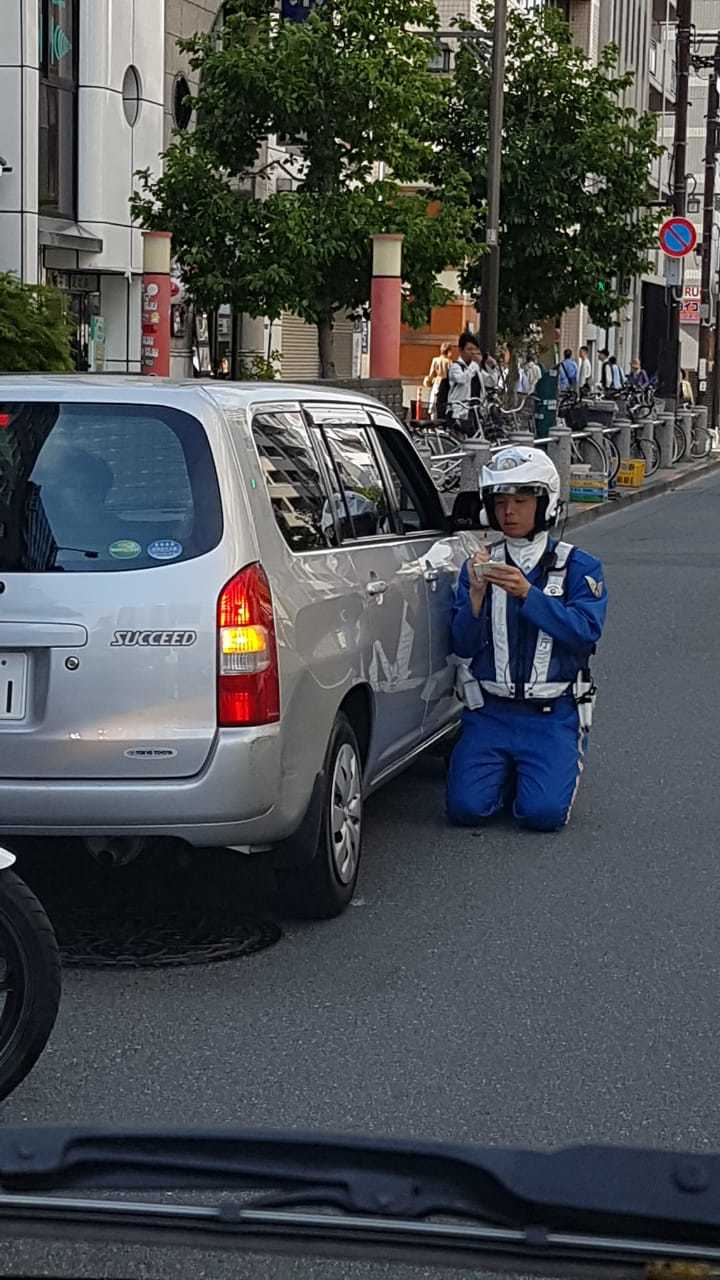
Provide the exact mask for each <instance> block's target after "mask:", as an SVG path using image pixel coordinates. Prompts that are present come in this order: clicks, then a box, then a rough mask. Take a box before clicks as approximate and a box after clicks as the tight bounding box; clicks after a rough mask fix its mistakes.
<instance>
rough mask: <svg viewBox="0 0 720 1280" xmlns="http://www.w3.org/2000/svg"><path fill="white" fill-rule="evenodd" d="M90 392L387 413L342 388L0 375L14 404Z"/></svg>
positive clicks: (104, 396) (1, 387)
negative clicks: (362, 407)
mask: <svg viewBox="0 0 720 1280" xmlns="http://www.w3.org/2000/svg"><path fill="white" fill-rule="evenodd" d="M90 390H91V391H92V392H93V393H94V394H95V395H96V396H97V397H98V399H99V400H105V401H107V400H109V399H111V397H112V393H113V392H117V391H122V392H123V394H124V395H125V396H127V395H128V392H131V393H132V394H131V396H130V399H131V400H133V401H135V402H136V403H139V402H141V401H143V402H145V403H146V404H147V403H151V404H152V403H163V402H166V401H167V400H168V398H169V397H170V398H171V399H172V400H173V401H174V402H175V397H176V396H178V395H180V396H181V397H184V395H193V394H196V395H197V394H200V395H202V396H203V397H205V396H209V397H210V398H211V399H212V400H215V401H217V402H220V401H222V402H224V403H225V404H227V401H228V398H230V397H231V398H232V402H233V404H234V405H236V406H237V407H238V408H244V407H246V406H248V405H251V404H257V403H258V402H261V401H272V402H274V403H277V401H278V400H300V399H302V400H311V401H315V402H316V403H317V402H318V401H322V400H327V401H332V402H334V403H335V404H337V403H338V402H345V403H354V404H371V405H374V406H376V407H377V406H380V407H381V408H386V407H387V406H385V405H383V404H382V403H381V401H379V400H375V399H374V398H373V397H372V396H369V395H366V394H364V393H363V392H362V391H348V390H345V388H341V387H333V386H327V387H325V386H321V385H318V383H316V382H305V383H303V382H281V381H276V382H231V381H226V380H224V379H223V380H216V379H213V378H156V377H143V376H142V375H140V374H91V373H86V374H83V373H65V374H52V373H49V374H25V373H6V374H2V375H0V400H1V399H2V398H3V397H4V396H6V397H8V398H12V399H21V398H23V397H27V398H29V399H32V400H37V399H40V398H44V397H46V396H47V397H53V398H54V399H58V400H72V399H75V398H77V395H78V393H80V394H82V393H83V392H86V391H90Z"/></svg>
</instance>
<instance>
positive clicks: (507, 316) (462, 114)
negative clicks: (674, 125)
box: [446, 8, 659, 337]
mask: <svg viewBox="0 0 720 1280" xmlns="http://www.w3.org/2000/svg"><path fill="white" fill-rule="evenodd" d="M482 14H484V15H485V18H486V20H488V21H489V20H490V15H489V13H488V12H487V10H486V8H485V9H482V8H481V15H482ZM507 35H508V52H507V78H506V94H505V120H504V138H503V170H502V205H501V223H502V226H501V281H500V327H501V330H503V331H504V332H505V334H506V335H507V336H508V337H520V336H522V335H523V334H524V333H526V332H527V331H528V329H529V328H530V326H531V325H532V324H533V323H535V322H537V321H539V320H542V319H544V318H545V317H546V316H552V315H556V314H558V315H559V314H561V313H562V312H563V311H565V310H567V309H569V308H571V307H574V306H576V305H577V304H578V303H580V302H584V303H586V304H587V305H588V306H589V307H590V310H591V315H592V317H593V319H594V320H596V321H598V322H599V323H602V324H611V323H612V322H613V319H614V317H615V315H616V312H617V309H618V307H619V305H620V304H621V302H622V300H623V299H622V297H621V294H620V293H619V290H618V289H617V288H616V287H615V283H614V282H616V281H618V280H622V278H623V277H629V276H633V275H636V274H638V273H640V272H642V271H643V270H644V269H645V268H646V267H647V264H648V252H649V250H650V249H651V248H652V247H653V245H654V242H655V234H656V228H657V218H656V217H655V215H654V214H651V213H648V212H643V205H644V203H645V202H646V200H647V186H648V170H649V166H650V161H651V159H652V158H653V156H655V155H657V154H658V152H659V148H658V147H657V145H656V142H655V132H656V129H655V121H654V118H653V117H650V116H643V117H639V118H638V117H636V116H635V114H634V112H633V111H632V110H631V109H630V108H628V107H626V106H625V105H624V102H623V93H624V91H625V90H626V89H627V88H628V87H629V86H630V84H631V82H632V77H631V76H630V75H624V76H620V75H617V74H616V67H617V55H616V52H615V51H614V50H613V49H612V48H608V49H606V50H605V51H604V52H603V54H602V56H601V59H600V65H599V66H597V67H595V66H592V65H591V64H590V63H589V62H588V60H587V58H586V57H585V55H584V54H583V53H582V51H581V50H579V49H578V48H576V47H575V45H573V44H572V42H571V41H570V39H569V38H568V28H567V25H566V24H565V22H564V20H563V19H562V18H561V17H560V16H559V15H558V13H557V12H556V11H555V10H553V9H552V8H549V9H547V10H544V11H543V12H542V13H540V14H539V15H538V16H537V17H534V18H528V17H527V15H522V14H520V13H518V12H516V11H512V10H511V12H510V14H509V17H508V31H507ZM487 77H488V69H487V64H486V60H485V58H484V55H480V54H479V53H478V52H477V46H476V45H474V44H473V42H472V41H468V42H466V43H465V45H464V47H463V50H462V53H461V56H459V57H458V61H457V73H456V78H455V84H454V88H453V94H452V101H451V105H450V116H451V125H450V129H449V131H448V134H447V135H446V147H448V148H452V149H453V150H454V151H455V153H456V157H457V161H458V163H460V164H463V165H465V167H466V168H467V169H468V170H469V172H470V174H471V180H472V192H473V198H474V202H475V205H476V207H477V209H478V216H477V220H476V238H477V239H478V240H481V239H482V238H483V236H484V222H483V202H484V199H485V193H486V188H485V175H486V163H487V156H486V148H487V142H486V140H487V132H488V121H487ZM598 280H603V281H605V282H606V285H607V287H606V289H605V290H602V291H601V290H598V288H597V282H598ZM465 283H466V285H467V287H468V288H469V289H470V290H471V291H476V290H478V289H479V284H480V269H479V263H478V262H470V264H469V265H468V268H467V270H466V273H465Z"/></svg>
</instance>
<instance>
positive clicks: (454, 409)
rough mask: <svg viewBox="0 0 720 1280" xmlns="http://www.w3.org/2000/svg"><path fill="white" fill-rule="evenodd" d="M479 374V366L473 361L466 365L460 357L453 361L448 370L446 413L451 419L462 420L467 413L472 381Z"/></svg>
mask: <svg viewBox="0 0 720 1280" xmlns="http://www.w3.org/2000/svg"><path fill="white" fill-rule="evenodd" d="M476 374H477V375H478V376H479V374H480V365H479V364H477V363H476V362H475V361H474V360H471V361H470V363H469V364H466V363H465V361H464V360H463V358H462V356H461V357H460V359H459V360H453V362H452V364H451V365H450V368H449V370H448V382H449V384H450V390H449V391H448V413H449V414H450V417H451V418H464V417H466V416H467V413H468V400H469V399H470V397H471V395H472V391H471V388H472V380H473V378H474V377H475V375H476Z"/></svg>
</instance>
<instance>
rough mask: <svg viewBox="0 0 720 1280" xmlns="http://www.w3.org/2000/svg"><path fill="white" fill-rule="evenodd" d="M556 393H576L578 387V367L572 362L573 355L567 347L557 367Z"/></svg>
mask: <svg viewBox="0 0 720 1280" xmlns="http://www.w3.org/2000/svg"><path fill="white" fill-rule="evenodd" d="M557 370H558V391H560V392H563V391H576V390H577V385H578V367H577V363H576V362H575V360H573V353H572V351H571V350H570V348H569V347H567V348H566V350H565V352H564V353H563V358H562V360H561V361H560V363H559V365H558V367H557Z"/></svg>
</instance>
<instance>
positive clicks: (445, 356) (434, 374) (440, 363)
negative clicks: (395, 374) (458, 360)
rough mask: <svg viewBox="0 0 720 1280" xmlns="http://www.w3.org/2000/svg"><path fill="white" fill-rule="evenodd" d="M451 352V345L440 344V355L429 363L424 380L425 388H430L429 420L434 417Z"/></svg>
mask: <svg viewBox="0 0 720 1280" xmlns="http://www.w3.org/2000/svg"><path fill="white" fill-rule="evenodd" d="M451 352H452V343H451V342H441V344H440V354H439V355H437V356H433V358H432V360H431V361H430V370H429V372H428V375H427V377H426V378H425V386H426V387H429V388H430V403H429V406H428V408H429V412H430V417H431V418H434V417H435V412H436V409H437V402H438V395H439V392H440V387H441V385H442V383H443V382H444V381H445V380H446V379H447V376H448V371H449V369H450V365H451V363H452V362H451V360H450V355H451Z"/></svg>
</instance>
